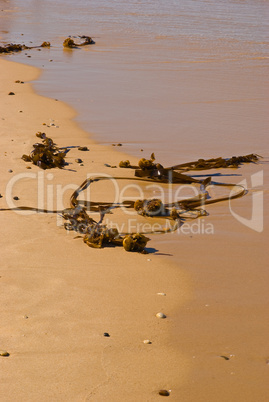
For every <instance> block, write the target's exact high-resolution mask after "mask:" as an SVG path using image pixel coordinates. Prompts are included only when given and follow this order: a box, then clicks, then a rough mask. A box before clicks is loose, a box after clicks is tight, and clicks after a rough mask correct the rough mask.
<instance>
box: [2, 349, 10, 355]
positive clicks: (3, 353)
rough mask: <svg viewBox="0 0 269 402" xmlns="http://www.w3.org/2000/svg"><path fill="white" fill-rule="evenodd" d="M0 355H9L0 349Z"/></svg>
mask: <svg viewBox="0 0 269 402" xmlns="http://www.w3.org/2000/svg"><path fill="white" fill-rule="evenodd" d="M0 356H9V353H8V352H7V351H6V350H0Z"/></svg>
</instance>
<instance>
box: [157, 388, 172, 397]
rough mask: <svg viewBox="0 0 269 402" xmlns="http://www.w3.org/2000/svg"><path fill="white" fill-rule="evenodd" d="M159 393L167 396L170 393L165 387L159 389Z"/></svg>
mask: <svg viewBox="0 0 269 402" xmlns="http://www.w3.org/2000/svg"><path fill="white" fill-rule="evenodd" d="M159 395H161V396H169V395H170V392H169V391H167V389H161V390H160V391H159Z"/></svg>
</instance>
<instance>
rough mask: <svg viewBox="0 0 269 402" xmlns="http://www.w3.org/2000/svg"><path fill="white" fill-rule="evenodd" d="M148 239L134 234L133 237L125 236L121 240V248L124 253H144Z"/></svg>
mask: <svg viewBox="0 0 269 402" xmlns="http://www.w3.org/2000/svg"><path fill="white" fill-rule="evenodd" d="M149 240H150V239H149V238H148V237H146V236H144V235H142V234H140V233H135V234H133V235H127V236H125V237H124V239H123V247H124V249H125V250H126V251H138V252H140V253H141V252H142V251H144V249H145V247H146V245H147V242H148V241H149Z"/></svg>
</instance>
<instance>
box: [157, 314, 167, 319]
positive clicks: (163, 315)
mask: <svg viewBox="0 0 269 402" xmlns="http://www.w3.org/2000/svg"><path fill="white" fill-rule="evenodd" d="M156 317H157V318H166V315H165V314H164V313H157V314H156Z"/></svg>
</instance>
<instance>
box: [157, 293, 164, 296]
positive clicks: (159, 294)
mask: <svg viewBox="0 0 269 402" xmlns="http://www.w3.org/2000/svg"><path fill="white" fill-rule="evenodd" d="M157 295H158V296H166V293H157Z"/></svg>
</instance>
